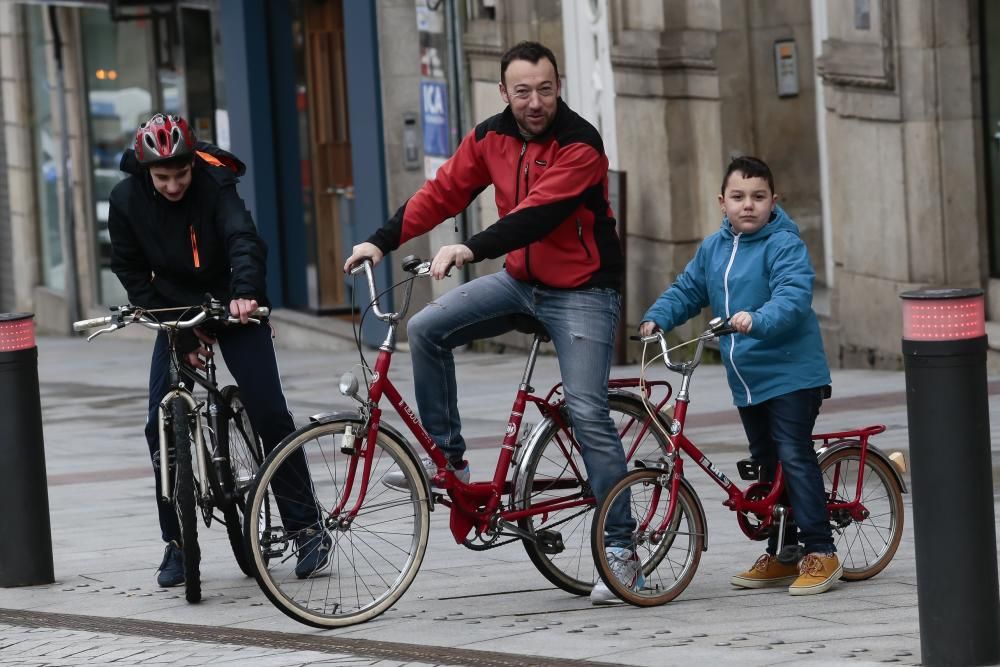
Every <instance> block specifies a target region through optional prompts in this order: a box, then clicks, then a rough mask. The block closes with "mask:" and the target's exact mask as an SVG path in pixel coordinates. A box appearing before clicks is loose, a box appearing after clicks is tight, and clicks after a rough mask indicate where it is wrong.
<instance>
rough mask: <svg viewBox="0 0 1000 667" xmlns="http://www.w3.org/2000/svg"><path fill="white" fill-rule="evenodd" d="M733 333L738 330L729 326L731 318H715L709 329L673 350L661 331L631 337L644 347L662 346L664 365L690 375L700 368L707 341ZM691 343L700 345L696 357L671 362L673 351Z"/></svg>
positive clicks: (711, 321)
mask: <svg viewBox="0 0 1000 667" xmlns="http://www.w3.org/2000/svg"><path fill="white" fill-rule="evenodd" d="M733 333H736V329H734V328H733V327H732V326H731V325H730V324H729V318H725V319H723V318H721V317H713V318H712V319H711V320H709V322H708V328H707V329H705V331H703V332H702V333H701V334H699V335H698V336H696V337H695V338H692V339H691V340H688V341H685V342H683V343H680V344H679V345H675V346H674V347H671V348H668V347H667V339H666V337H665V336H664V335H663V332H662V331H659V330H657V331H654V332H653V333H652V334H651V335H649V336H631V338H632V340H638V341H640V342H641V343H642V344H643V345H649V344H651V343H657V344H658V345H659V346H660V350H661V351H662V352H663V363H664V365H665V366H666V367H667V368H669V369H670V370H672V371H675V372H677V373H682V374H685V373H686V374H690V373H691V372H693V371H694V369H695V368H697V367H698V364H700V363H701V354H702V352H704V350H705V341H708V340H712V339H713V338H721V337H722V336H728V335H730V334H733ZM691 343H698V347H697V348H696V349H695V353H694V357H692V358H691V360H690V361H682V362H675V361H670V351H671V350H676V349H678V348H681V347H684V346H685V345H690V344H691Z"/></svg>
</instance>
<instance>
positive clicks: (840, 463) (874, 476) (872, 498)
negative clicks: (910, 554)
mask: <svg viewBox="0 0 1000 667" xmlns="http://www.w3.org/2000/svg"><path fill="white" fill-rule="evenodd" d="M819 468H820V470H821V471H822V473H823V488H824V489H825V490H826V500H827V502H828V503H850V502H853V501H854V498H855V496H856V495H857V489H858V476H859V475H860V474H861V472H862V471H861V446H860V443H859V444H858V445H857V446H852V447H848V448H846V449H842V450H840V451H837V452H834V453H833V454H830V455H829V456H823V457H822V458H820V461H819ZM858 500H859V501H860V502H861V504H862V505H863V506H864V508H865V510H866V511H867V516H866V517H865V518H864V519H862V520H856V519H854V518H853V517H852V516H851V513H850V511H848V510H834V511H833V512H831V514H830V527H831V528H832V529H833V535H834V544H835V545H836V547H837V556H838V557H839V559H840V562H841V563H842V564H843V566H844V574H843V575H842V576H841V578H842V579H845V580H848V581H857V580H861V579H870V578H871V577H874V576H875V575H876V574H878V573H879V572H881V571H882V570H884V569H885V567H886V565H888V564H889V561H891V560H892V557H893V556H894V555H896V549H897V548H898V547H899V541H900V540H901V539H902V537H903V490H902V488H900V485H899V482H898V481H897V480H896V476H895V474H894V473H893V472H892V470H890V469H889V464H887V463H886V462H885V461H883V460H882V459H881V458H879V457H878V456H876V455H874V454H872V453H871V450H869V451H868V453H867V455H866V456H865V466H864V481H863V482H862V485H861V496H860V498H858Z"/></svg>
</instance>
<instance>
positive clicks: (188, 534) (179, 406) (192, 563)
mask: <svg viewBox="0 0 1000 667" xmlns="http://www.w3.org/2000/svg"><path fill="white" fill-rule="evenodd" d="M168 414H169V415H170V433H171V435H172V438H173V446H174V460H175V461H176V465H175V467H174V489H173V495H174V509H175V511H176V512H177V520H178V521H179V522H180V525H181V552H182V553H183V554H184V597H185V598H186V599H187V601H188V602H200V601H201V570H200V567H201V548H200V547H199V546H198V511H197V507H196V503H197V485H196V484H195V480H194V471H193V469H192V461H191V456H192V452H191V414H190V412H189V411H188V404H187V402H186V401H184V400H183V399H180V398H175V399H173V400H172V401H170V409H169V412H168Z"/></svg>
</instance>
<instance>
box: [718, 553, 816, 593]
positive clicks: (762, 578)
mask: <svg viewBox="0 0 1000 667" xmlns="http://www.w3.org/2000/svg"><path fill="white" fill-rule="evenodd" d="M798 576H799V568H798V567H797V566H795V565H784V564H782V563H779V562H778V559H777V558H775V557H774V556H772V555H771V554H764V555H763V556H761V557H760V558H758V559H757V562H756V563H754V564H753V566H752V567H751V568H750V569H749V570H747V571H746V572H743V573H742V574H737V575H736V576H735V577H733V578H732V579H730V580H729V582H730V583H731V584H732V585H733V586H739V587H740V588H764V587H766V586H778V585H784V584H788V583H791V582H793V581H795V579H796V577H798Z"/></svg>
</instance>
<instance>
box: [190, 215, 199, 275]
mask: <svg viewBox="0 0 1000 667" xmlns="http://www.w3.org/2000/svg"><path fill="white" fill-rule="evenodd" d="M188 229H189V230H190V231H191V257H192V259H194V268H196V269H200V268H201V257H199V256H198V237H197V236H195V233H194V225H190V226H189V227H188Z"/></svg>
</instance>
